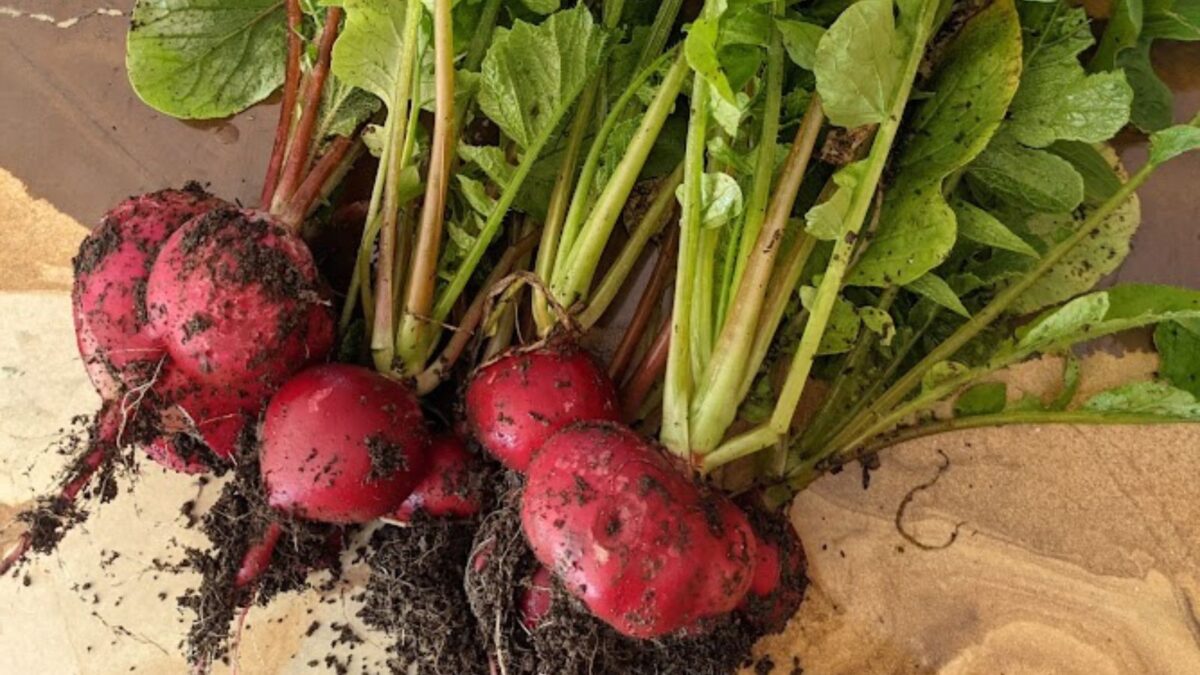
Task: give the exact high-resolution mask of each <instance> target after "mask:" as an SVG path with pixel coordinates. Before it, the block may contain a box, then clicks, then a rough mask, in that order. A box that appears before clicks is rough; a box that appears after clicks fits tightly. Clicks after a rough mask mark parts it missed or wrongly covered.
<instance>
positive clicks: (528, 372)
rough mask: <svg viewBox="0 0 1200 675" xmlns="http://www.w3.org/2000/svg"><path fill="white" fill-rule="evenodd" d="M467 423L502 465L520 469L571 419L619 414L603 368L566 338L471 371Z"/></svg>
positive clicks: (611, 418)
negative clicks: (472, 374) (473, 371)
mask: <svg viewBox="0 0 1200 675" xmlns="http://www.w3.org/2000/svg"><path fill="white" fill-rule="evenodd" d="M464 400H465V407H466V419H467V424H468V426H469V428H470V430H471V433H472V435H473V436H474V437H475V439H476V440H477V441H479V443H480V445H482V446H483V447H484V449H486V450H487V451H488V452H489V453H490V454H491V455H492V456H493V457H495V458H496V459H498V460H500V462H501V463H503V464H504V465H505V466H507V467H508V468H510V469H513V470H516V471H524V470H525V468H526V467H527V466H529V460H530V458H531V457H532V456H533V453H534V452H535V451H536V450H537V449H538V448H540V447H541V446H542V444H543V443H544V442H545V441H546V439H548V438H550V436H552V435H553V434H554V433H555V432H556V431H558V430H559V429H562V428H563V427H565V426H567V425H568V424H571V423H573V422H579V421H585V420H612V421H616V420H617V419H618V418H619V416H620V413H619V408H618V405H617V394H616V390H615V388H614V387H613V383H612V381H611V380H609V379H608V376H607V375H606V374H605V373H604V370H603V369H602V368H600V366H599V365H597V363H596V362H595V360H593V359H592V357H591V355H589V354H588V353H587V352H586V351H584V350H583V349H582V348H580V347H578V346H576V345H574V344H573V343H571V342H569V341H566V340H559V341H552V342H551V343H550V344H548V345H546V346H544V347H541V348H539V349H536V350H534V351H527V352H514V353H511V354H508V355H506V356H503V357H501V358H499V359H497V360H496V361H493V362H492V363H489V364H487V365H485V366H484V367H482V368H480V369H479V370H478V371H476V373H475V375H474V376H473V377H472V378H471V381H470V383H469V384H468V385H467V391H466V394H465V396H464Z"/></svg>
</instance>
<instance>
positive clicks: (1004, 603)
mask: <svg viewBox="0 0 1200 675" xmlns="http://www.w3.org/2000/svg"><path fill="white" fill-rule="evenodd" d="M83 231H84V230H83V228H82V227H80V226H78V225H77V224H75V223H73V222H72V221H71V220H70V219H69V218H67V217H66V216H63V215H62V214H59V213H57V212H56V211H55V210H54V209H53V208H52V207H50V206H49V205H48V204H45V203H43V202H36V201H35V200H32V199H31V198H30V197H29V196H28V195H27V194H25V192H24V189H23V187H22V186H21V185H20V184H19V182H17V181H16V180H15V179H14V178H13V177H12V176H11V175H10V174H7V173H5V172H3V171H0V273H2V274H3V276H2V277H0V316H3V317H4V320H3V322H0V383H2V387H0V447H2V448H3V452H2V453H0V542H3V543H7V542H9V541H11V540H12V537H14V536H15V534H16V528H15V527H12V526H11V525H12V524H11V519H12V515H13V513H14V512H16V511H18V510H20V509H21V508H22V507H23V506H25V505H26V504H27V503H28V501H29V500H30V499H32V498H33V497H34V495H36V494H37V493H38V492H39V490H41V489H43V488H44V487H45V486H47V485H49V483H50V480H51V478H52V476H53V474H54V472H55V471H56V470H57V469H58V468H60V466H61V465H62V463H63V462H62V458H61V457H59V456H56V455H54V454H50V453H47V448H48V447H49V446H50V445H51V443H52V442H53V441H54V440H55V438H56V437H57V430H58V429H59V428H61V427H63V426H65V425H66V424H67V423H68V422H69V420H70V418H71V417H72V416H73V415H76V414H79V413H86V412H89V411H90V410H92V409H94V407H95V405H96V398H95V395H94V393H93V392H92V390H91V387H90V386H89V385H88V383H87V379H86V377H85V375H84V372H83V369H82V367H81V366H80V364H79V362H78V357H77V355H76V351H75V345H74V338H73V333H72V328H71V319H70V303H69V298H68V296H67V292H66V289H67V287H66V283H67V281H68V280H69V257H70V255H71V254H72V253H73V251H74V248H75V246H76V244H77V242H78V239H79V238H80V237H82V234H83ZM1059 368H1060V365H1059V364H1058V363H1055V362H1046V363H1040V364H1033V365H1030V366H1026V367H1023V368H1021V369H1020V370H1019V372H1017V373H1012V374H1009V375H1008V376H1007V377H1008V379H1009V380H1010V382H1012V383H1013V391H1014V394H1016V393H1019V392H1022V391H1031V392H1046V391H1052V390H1053V387H1054V383H1055V382H1056V377H1057V375H1058V372H1059ZM1153 368H1154V359H1153V357H1151V356H1148V355H1133V356H1131V357H1127V358H1123V359H1117V358H1114V357H1111V356H1107V355H1101V356H1098V357H1094V358H1091V359H1088V360H1087V361H1086V362H1085V367H1084V383H1085V387H1087V388H1089V389H1093V390H1094V389H1099V388H1103V387H1105V386H1109V385H1111V384H1113V383H1115V382H1118V381H1123V380H1127V379H1130V378H1133V377H1146V376H1148V375H1149V374H1150V373H1151V372H1152V370H1153ZM943 465H945V466H946V467H947V468H944V469H940V468H939V467H942V466H943ZM142 469H143V470H142V474H141V475H140V476H139V477H138V482H137V489H136V491H134V492H123V493H122V494H121V495H120V496H119V497H118V498H117V499H116V501H115V502H113V503H111V504H107V505H104V506H103V507H102V508H98V509H96V510H95V512H94V514H93V516H92V518H91V519H90V520H89V521H87V523H86V524H85V525H84V526H82V527H80V528H78V529H77V530H76V531H73V532H72V533H71V534H69V535H68V536H67V537H66V539H65V540H64V541H63V543H62V545H61V547H60V548H59V550H58V551H57V552H55V553H54V554H52V555H49V556H46V557H41V558H36V559H35V560H33V562H32V563H31V564H29V565H27V566H26V567H25V568H24V569H23V570H22V571H21V573H20V576H18V577H16V578H4V579H0V607H2V608H3V609H2V610H0V611H2V614H0V617H2V618H0V673H106V674H107V673H126V672H130V671H131V670H135V672H152V673H174V672H185V671H186V668H185V664H184V662H183V660H182V658H181V656H180V649H179V643H180V641H181V639H182V638H183V635H184V633H185V631H186V628H187V625H188V621H189V619H190V617H189V615H188V614H187V613H185V612H181V611H180V610H178V609H177V607H176V605H175V602H174V597H175V596H176V595H177V594H178V593H179V592H180V591H181V590H182V589H183V588H184V587H186V586H187V585H189V584H192V583H194V582H195V579H193V578H191V577H190V576H188V575H184V574H172V573H166V572H160V571H156V563H155V561H156V559H157V560H158V561H159V562H163V563H168V564H169V563H173V562H178V561H179V560H180V558H181V555H182V547H183V546H186V545H198V544H201V543H202V540H201V538H200V537H199V535H198V534H197V533H196V532H195V531H194V530H191V529H188V528H187V527H186V519H185V518H184V517H183V516H182V515H181V513H180V506H181V504H182V503H183V502H185V501H187V500H191V499H198V500H199V502H200V503H201V505H203V504H204V503H207V502H208V501H210V500H211V499H212V498H214V497H215V493H216V492H217V486H216V485H215V484H211V483H210V484H209V485H208V486H206V487H203V488H202V487H200V486H199V485H198V481H197V480H196V479H194V478H188V477H182V476H177V475H173V474H168V473H166V472H164V471H162V470H159V469H157V468H154V467H153V465H150V464H145V465H143V467H142ZM939 473H940V475H939ZM935 476H937V480H936V482H933V483H932V484H931V485H929V487H927V488H925V489H922V490H918V491H915V492H914V488H916V487H917V486H920V485H924V484H929V483H931V481H932V479H933V478H934V477H935ZM1197 476H1200V429H1198V428H1197V427H1195V426H1177V427H1156V428H1142V427H1137V428H1135V427H1122V428H1111V427H1109V428H1094V427H1076V426H1027V427H1020V428H1006V429H988V430H976V431H964V432H959V433H956V434H953V435H945V436H940V437H934V438H930V439H924V440H920V441H916V442H911V443H908V444H905V445H903V446H901V447H897V448H892V449H889V450H887V451H886V453H885V454H884V456H883V467H882V468H881V469H880V470H878V471H876V472H874V473H873V474H872V477H871V484H870V489H868V490H865V491H864V490H863V488H862V482H861V475H860V474H859V473H858V472H857V471H854V470H848V471H845V472H843V473H842V474H840V475H837V476H830V477H827V478H824V479H822V480H820V481H819V482H817V483H816V484H815V485H814V486H813V487H812V488H811V489H810V490H808V491H807V492H805V493H804V494H803V495H801V496H800V497H799V498H798V499H797V500H796V503H795V505H794V506H793V508H792V516H793V518H794V520H795V522H796V525H797V527H798V529H799V531H800V534H801V536H802V538H803V539H804V544H805V550H806V553H807V555H808V557H809V561H810V572H811V575H812V577H813V583H812V586H811V588H810V591H809V593H808V597H807V599H806V601H805V604H804V606H803V608H802V609H801V611H800V613H799V615H798V616H797V617H796V618H795V619H793V621H792V622H791V625H790V626H789V628H788V630H787V631H786V632H785V633H784V634H782V635H779V636H774V637H771V638H768V639H767V640H764V641H763V643H762V644H760V646H759V649H758V656H759V657H760V659H769V661H770V662H771V663H772V664H773V665H774V667H775V669H774V670H773V671H771V672H775V673H791V672H798V671H796V670H794V669H795V668H799V667H802V668H803V669H804V672H806V673H881V674H882V673H896V672H906V673H909V672H919V673H924V672H944V673H997V672H1004V673H1010V674H1016V673H1045V672H1057V673H1080V674H1085V673H1086V674H1087V675H1093V674H1096V673H1181V674H1182V673H1198V672H1200V624H1198V622H1197V618H1196V613H1197V610H1196V608H1197V607H1198V606H1200V563H1198V562H1197V561H1198V560H1200V489H1198V488H1197V486H1196V477H1197ZM910 494H911V498H910V499H909V505H908V507H907V508H906V510H905V512H904V514H903V516H904V517H903V519H902V521H901V522H900V525H899V527H900V528H903V530H904V531H905V532H907V533H908V535H909V536H910V537H911V538H912V539H913V540H915V542H917V543H914V541H910V540H909V539H906V538H905V537H903V536H902V535H901V533H900V531H899V529H898V525H897V521H896V513H897V509H898V508H899V506H900V504H901V503H902V502H903V501H905V499H906V495H910ZM955 528H957V530H958V534H957V536H956V537H955V539H954V541H953V542H952V543H950V544H949V545H948V546H945V547H944V548H943V547H942V546H943V545H944V544H945V543H946V542H947V541H948V539H949V537H950V535H951V533H952V532H954V531H955ZM927 548H928V550H926V549H927ZM364 576H365V571H364V570H362V569H361V568H351V570H350V574H349V579H348V580H347V581H346V582H345V583H343V584H342V585H341V586H340V587H339V589H338V590H336V591H334V592H332V593H329V594H326V595H325V597H324V598H321V597H318V595H317V593H316V592H309V593H305V594H303V595H295V594H293V595H289V596H286V597H283V598H278V599H277V600H276V601H275V602H274V603H273V604H272V605H271V606H270V607H269V608H265V609H264V608H259V607H255V608H253V609H252V610H251V611H250V612H249V614H248V617H247V620H246V625H245V629H244V635H243V639H242V641H241V647H240V650H239V652H238V655H237V657H238V658H237V662H238V664H239V666H240V670H241V672H243V673H280V672H307V671H309V670H311V668H310V666H309V665H308V664H309V663H310V662H314V661H315V662H317V663H318V665H320V666H321V667H322V668H324V667H325V666H324V660H325V658H326V656H327V655H329V654H330V653H331V650H330V647H329V645H330V641H331V640H332V639H333V635H332V632H331V629H330V624H331V623H333V622H344V623H351V624H353V625H357V624H356V623H355V621H354V612H355V608H356V605H355V603H354V601H353V600H352V598H351V596H352V595H353V594H354V592H355V590H356V589H358V588H360V587H361V584H362V581H363V578H364ZM26 580H27V581H28V585H25V582H26ZM314 621H315V622H319V623H320V628H318V629H317V630H316V631H315V632H314V633H313V634H312V635H307V636H306V632H307V630H308V629H309V627H310V625H311V624H312V623H313V622H314ZM357 632H358V634H359V635H360V636H361V637H362V638H364V639H365V640H366V643H365V644H363V645H360V646H358V647H357V648H355V649H354V650H353V651H346V650H345V649H344V648H343V649H340V650H338V651H337V652H336V653H337V656H336V658H337V659H338V660H339V661H341V662H343V663H344V662H346V659H348V658H349V659H351V661H350V662H349V663H350V670H351V672H361V671H362V670H364V669H365V670H366V671H367V672H378V671H383V670H385V667H384V665H383V664H384V657H383V651H382V647H383V645H384V644H385V642H386V638H385V637H384V636H382V635H380V634H378V633H374V632H371V631H368V630H365V629H363V628H362V627H361V626H359V627H358V628H357ZM760 664H761V666H762V667H765V665H766V661H765V660H760ZM217 670H218V672H223V671H224V670H227V669H226V668H225V667H224V666H220V667H218V669H217Z"/></svg>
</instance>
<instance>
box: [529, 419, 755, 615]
mask: <svg viewBox="0 0 1200 675" xmlns="http://www.w3.org/2000/svg"><path fill="white" fill-rule="evenodd" d="M526 478H527V482H526V487H525V492H524V495H523V498H522V502H521V524H522V529H523V530H524V533H525V537H526V539H527V540H528V541H529V544H530V547H531V548H532V550H533V553H534V555H535V556H536V557H537V559H538V560H539V561H540V562H541V563H542V564H544V565H546V566H547V567H549V568H550V569H551V570H552V571H553V572H554V574H555V575H556V576H557V577H558V578H559V579H560V580H561V581H562V582H563V584H564V586H565V587H566V589H567V591H568V592H570V593H571V594H573V595H575V596H576V597H578V598H579V599H581V600H582V601H583V602H584V604H586V605H587V607H588V609H589V610H590V611H591V612H592V613H593V614H594V615H595V616H596V617H598V618H600V619H602V620H603V621H605V622H607V623H608V624H609V625H611V626H612V627H613V628H615V629H616V630H618V631H620V632H621V633H624V634H625V635H628V636H630V637H635V638H653V637H659V636H663V635H667V634H670V633H674V632H676V631H680V630H681V629H688V630H694V629H696V628H697V627H699V626H702V625H703V624H704V623H705V620H706V619H708V618H710V617H716V616H719V615H722V614H726V613H728V612H730V611H732V610H733V609H734V608H736V607H737V606H738V604H739V603H740V602H741V601H742V598H743V597H744V596H745V595H746V592H747V590H748V589H749V587H750V583H751V581H752V578H753V573H754V562H755V559H756V558H755V555H756V551H755V545H756V540H755V537H754V533H753V531H752V530H751V528H750V524H749V522H747V520H746V517H745V515H744V514H743V513H742V512H741V511H740V510H739V509H738V508H737V507H736V506H734V505H733V503H732V502H730V501H729V500H727V499H725V498H724V497H723V496H720V495H717V494H713V493H709V492H708V491H707V490H706V489H704V488H703V487H701V486H699V485H698V484H697V483H695V482H693V481H692V480H691V479H689V478H687V477H685V476H684V475H683V474H682V473H681V472H680V471H679V469H678V468H677V467H676V465H675V464H674V463H673V462H672V461H671V460H670V459H668V458H667V456H666V455H665V454H663V452H662V451H660V450H659V449H658V448H657V447H655V446H654V445H652V444H651V443H649V442H647V441H645V440H644V439H642V438H641V437H639V436H638V435H637V434H636V433H634V432H633V431H632V430H630V429H628V428H627V427H624V426H622V425H619V424H614V423H609V422H583V423H578V424H575V425H572V426H570V427H567V428H566V429H564V430H562V431H560V432H559V433H557V434H555V435H554V436H553V437H551V438H550V440H549V441H547V442H546V443H545V445H544V446H543V447H542V449H541V450H540V451H539V452H538V453H537V454H536V455H534V458H533V461H532V462H531V463H530V465H529V470H528V473H527V476H526Z"/></svg>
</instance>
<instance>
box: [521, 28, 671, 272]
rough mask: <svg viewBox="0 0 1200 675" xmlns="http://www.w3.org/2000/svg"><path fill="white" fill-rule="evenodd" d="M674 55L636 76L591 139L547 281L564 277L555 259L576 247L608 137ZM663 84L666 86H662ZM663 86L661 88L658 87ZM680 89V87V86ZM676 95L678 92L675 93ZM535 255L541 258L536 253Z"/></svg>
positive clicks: (559, 260) (561, 259)
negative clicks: (622, 115) (632, 103)
mask: <svg viewBox="0 0 1200 675" xmlns="http://www.w3.org/2000/svg"><path fill="white" fill-rule="evenodd" d="M673 55H674V51H671V52H667V53H665V54H663V55H661V56H659V57H658V58H657V59H656V60H655V61H654V62H652V63H651V64H650V65H648V66H646V67H645V68H643V69H642V70H641V71H639V72H638V75H637V77H635V78H634V79H633V80H632V81H631V82H630V83H629V86H627V87H626V88H625V91H624V92H623V93H622V94H621V96H620V97H619V98H618V99H617V101H616V103H614V104H613V107H612V109H611V111H610V112H609V114H608V116H607V117H605V119H604V123H603V124H602V125H600V129H599V130H598V131H597V132H596V136H595V138H593V139H592V145H591V147H590V148H589V149H588V154H587V157H586V158H585V159H584V160H583V168H582V169H580V171H579V179H578V180H577V181H576V183H575V193H574V194H573V195H572V197H571V206H570V208H569V209H567V217H566V220H565V221H564V222H563V228H562V234H561V235H560V236H559V239H558V243H557V246H556V255H555V257H554V265H553V268H554V269H553V272H552V273H551V274H550V279H555V278H558V277H560V276H561V275H563V274H564V271H563V270H564V268H565V267H566V264H567V261H566V260H564V258H566V257H567V256H566V255H557V254H558V253H562V252H569V251H570V250H571V246H572V245H573V244H574V243H575V238H576V237H577V236H578V235H579V231H580V228H581V227H582V226H583V221H584V218H585V217H586V216H587V211H588V207H589V203H588V202H589V197H590V195H591V189H592V185H593V183H595V181H596V172H597V171H598V170H599V169H600V158H601V156H602V155H603V154H604V147H605V145H606V144H607V142H608V137H609V136H610V135H611V134H612V131H613V129H614V128H616V126H617V123H618V122H620V120H621V114H622V113H623V112H624V110H625V109H626V108H627V107H628V106H629V104H630V103H631V102H632V101H633V99H634V97H636V96H637V92H638V90H639V89H641V87H642V85H643V84H645V83H646V82H647V81H648V80H649V79H650V78H651V77H652V76H653V75H654V73H656V72H658V69H659V68H660V67H662V65H663V64H665V63H666V62H667V59H669V58H672V56H673ZM676 58H677V62H678V61H683V56H682V54H680V55H678V56H676ZM663 84H666V83H665V82H664V83H663ZM661 86H662V85H660V87H661ZM680 86H681V87H682V84H681V85H680ZM676 95H678V92H676ZM538 255H541V252H540V251H539V253H538Z"/></svg>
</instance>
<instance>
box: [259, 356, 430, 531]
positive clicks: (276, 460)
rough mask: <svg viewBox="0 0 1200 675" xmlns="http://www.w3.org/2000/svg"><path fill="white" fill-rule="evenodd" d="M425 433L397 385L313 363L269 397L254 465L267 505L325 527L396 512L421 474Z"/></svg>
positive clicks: (410, 398) (413, 403) (416, 409)
mask: <svg viewBox="0 0 1200 675" xmlns="http://www.w3.org/2000/svg"><path fill="white" fill-rule="evenodd" d="M428 450H429V434H428V432H427V431H426V430H425V421H424V417H423V416H422V413H421V408H420V406H419V405H418V404H417V399H416V397H415V396H414V395H413V394H412V393H411V392H410V391H409V390H408V388H407V387H405V386H404V385H403V384H400V383H399V382H396V381H395V380H390V379H388V378H386V377H384V376H382V375H379V374H378V373H375V372H373V371H371V370H368V369H366V368H361V367H359V366H351V365H346V364H337V363H334V364H327V365H321V366H315V367H312V368H309V369H308V370H305V371H303V372H301V373H300V374H298V375H296V376H295V377H293V378H292V379H291V380H289V381H288V382H287V383H286V384H284V385H283V387H282V388H280V389H279V391H278V392H276V394H275V395H274V396H273V397H272V398H271V402H270V403H269V404H268V405H267V409H266V413H265V416H264V418H263V425H262V447H261V449H260V455H259V462H260V470H261V472H262V479H263V484H264V485H265V487H266V492H267V499H268V502H269V503H270V505H271V506H272V507H274V508H276V509H278V510H280V511H282V512H284V513H286V514H289V515H294V516H299V517H302V518H306V519H309V520H316V521H321V522H327V523H365V522H367V521H370V520H374V519H375V518H378V517H380V516H382V515H384V514H386V513H390V512H392V511H395V510H396V508H397V507H399V506H400V504H401V503H402V502H403V501H404V500H405V499H406V498H407V497H408V495H409V494H410V493H411V492H412V491H413V488H415V487H416V486H417V484H418V483H420V481H421V479H422V478H424V476H425V470H426V466H427V464H428V461H429V460H428Z"/></svg>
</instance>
